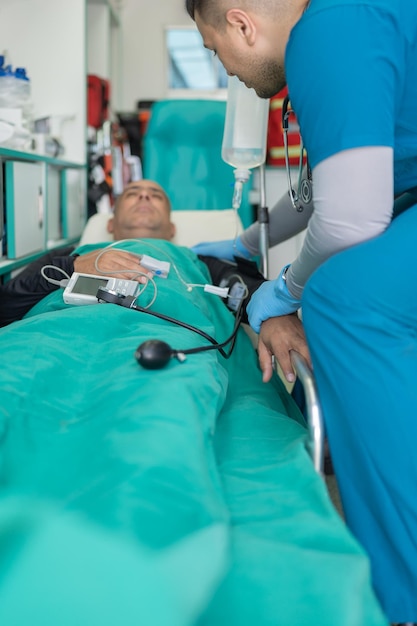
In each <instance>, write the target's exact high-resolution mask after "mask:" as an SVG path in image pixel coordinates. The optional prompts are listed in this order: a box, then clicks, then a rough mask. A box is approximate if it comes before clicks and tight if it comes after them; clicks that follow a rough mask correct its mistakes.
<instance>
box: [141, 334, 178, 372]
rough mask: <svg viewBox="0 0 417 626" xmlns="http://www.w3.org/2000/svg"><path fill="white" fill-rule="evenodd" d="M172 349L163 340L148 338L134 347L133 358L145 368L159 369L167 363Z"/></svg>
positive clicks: (171, 354)
mask: <svg viewBox="0 0 417 626" xmlns="http://www.w3.org/2000/svg"><path fill="white" fill-rule="evenodd" d="M173 353H174V352H173V350H172V348H171V346H170V345H168V344H167V343H165V341H160V340H159V339H148V341H144V342H143V343H141V344H140V346H139V347H138V348H137V349H136V352H135V358H136V360H137V361H138V363H139V364H140V365H142V367H144V368H146V369H147V370H159V369H162V368H163V367H165V365H167V363H168V361H169V360H170V358H171V357H172V356H173Z"/></svg>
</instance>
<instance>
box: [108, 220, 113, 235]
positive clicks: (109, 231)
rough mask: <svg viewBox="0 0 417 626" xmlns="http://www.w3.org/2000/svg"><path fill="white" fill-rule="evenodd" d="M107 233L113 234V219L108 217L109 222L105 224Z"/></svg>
mask: <svg viewBox="0 0 417 626" xmlns="http://www.w3.org/2000/svg"><path fill="white" fill-rule="evenodd" d="M107 232H108V233H114V217H109V221H108V222H107Z"/></svg>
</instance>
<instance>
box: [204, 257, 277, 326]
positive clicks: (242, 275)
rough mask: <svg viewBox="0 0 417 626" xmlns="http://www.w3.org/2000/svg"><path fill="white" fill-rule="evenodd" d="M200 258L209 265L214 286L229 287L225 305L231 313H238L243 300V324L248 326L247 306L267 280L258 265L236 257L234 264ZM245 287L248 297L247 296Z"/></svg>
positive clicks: (215, 259) (209, 258) (213, 258)
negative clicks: (255, 292)
mask: <svg viewBox="0 0 417 626" xmlns="http://www.w3.org/2000/svg"><path fill="white" fill-rule="evenodd" d="M198 258H199V259H200V260H201V261H203V263H205V264H206V265H207V267H208V269H209V272H210V276H211V278H212V281H213V284H214V285H219V287H228V289H229V297H228V298H227V299H226V300H225V303H226V306H227V307H228V308H229V309H230V310H231V311H233V312H236V311H237V309H238V307H239V304H240V302H241V300H242V299H243V302H244V307H243V316H242V322H244V323H245V324H248V323H249V322H248V316H247V314H246V306H247V304H248V302H249V300H250V298H251V296H252V294H253V293H254V291H256V290H257V289H258V287H259V286H260V285H261V284H262V283H263V282H265V280H266V279H265V277H264V276H263V275H262V274H261V273H260V271H259V269H258V267H257V265H256V263H254V261H248V260H247V259H244V258H243V257H234V259H235V262H234V263H232V262H231V261H224V260H221V259H217V258H215V257H211V256H199V257H198ZM242 282H243V283H244V285H243V284H242ZM245 287H246V289H247V295H245V293H246V289H245Z"/></svg>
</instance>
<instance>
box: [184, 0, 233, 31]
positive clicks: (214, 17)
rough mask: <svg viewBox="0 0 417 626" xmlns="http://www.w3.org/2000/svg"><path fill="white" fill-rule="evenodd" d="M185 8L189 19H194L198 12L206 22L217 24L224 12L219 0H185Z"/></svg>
mask: <svg viewBox="0 0 417 626" xmlns="http://www.w3.org/2000/svg"><path fill="white" fill-rule="evenodd" d="M185 8H186V11H187V13H188V15H189V16H190V17H191V19H193V20H195V14H196V13H198V14H199V16H200V17H201V19H202V20H203V21H204V22H206V23H207V24H211V25H212V26H214V25H219V24H220V22H221V20H222V18H223V13H224V5H223V3H222V2H221V1H220V0H185Z"/></svg>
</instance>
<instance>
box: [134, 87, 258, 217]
mask: <svg viewBox="0 0 417 626" xmlns="http://www.w3.org/2000/svg"><path fill="white" fill-rule="evenodd" d="M225 114H226V102H225V101H219V100H184V99H182V100H181V99H179V100H160V101H158V102H155V104H154V105H153V106H152V112H151V116H150V120H149V122H148V126H147V129H146V133H145V136H144V140H143V175H144V177H145V178H149V179H151V180H156V181H157V182H158V183H159V184H160V185H162V187H164V189H166V190H167V192H168V194H169V197H170V199H171V204H172V208H173V210H174V211H175V210H178V209H179V210H188V209H190V210H197V209H204V210H210V209H217V210H218V209H230V208H231V206H232V197H233V185H234V175H233V168H232V167H231V166H230V165H228V164H227V163H225V162H224V161H223V159H222V157H221V147H222V141H223V130H224V121H225ZM249 190H250V181H249V182H248V183H246V184H245V186H244V189H243V194H242V196H243V197H242V204H241V208H240V210H239V215H240V219H241V221H242V223H243V225H244V227H247V226H249V224H251V223H252V222H253V221H254V217H253V207H252V206H251V205H250V203H249Z"/></svg>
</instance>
